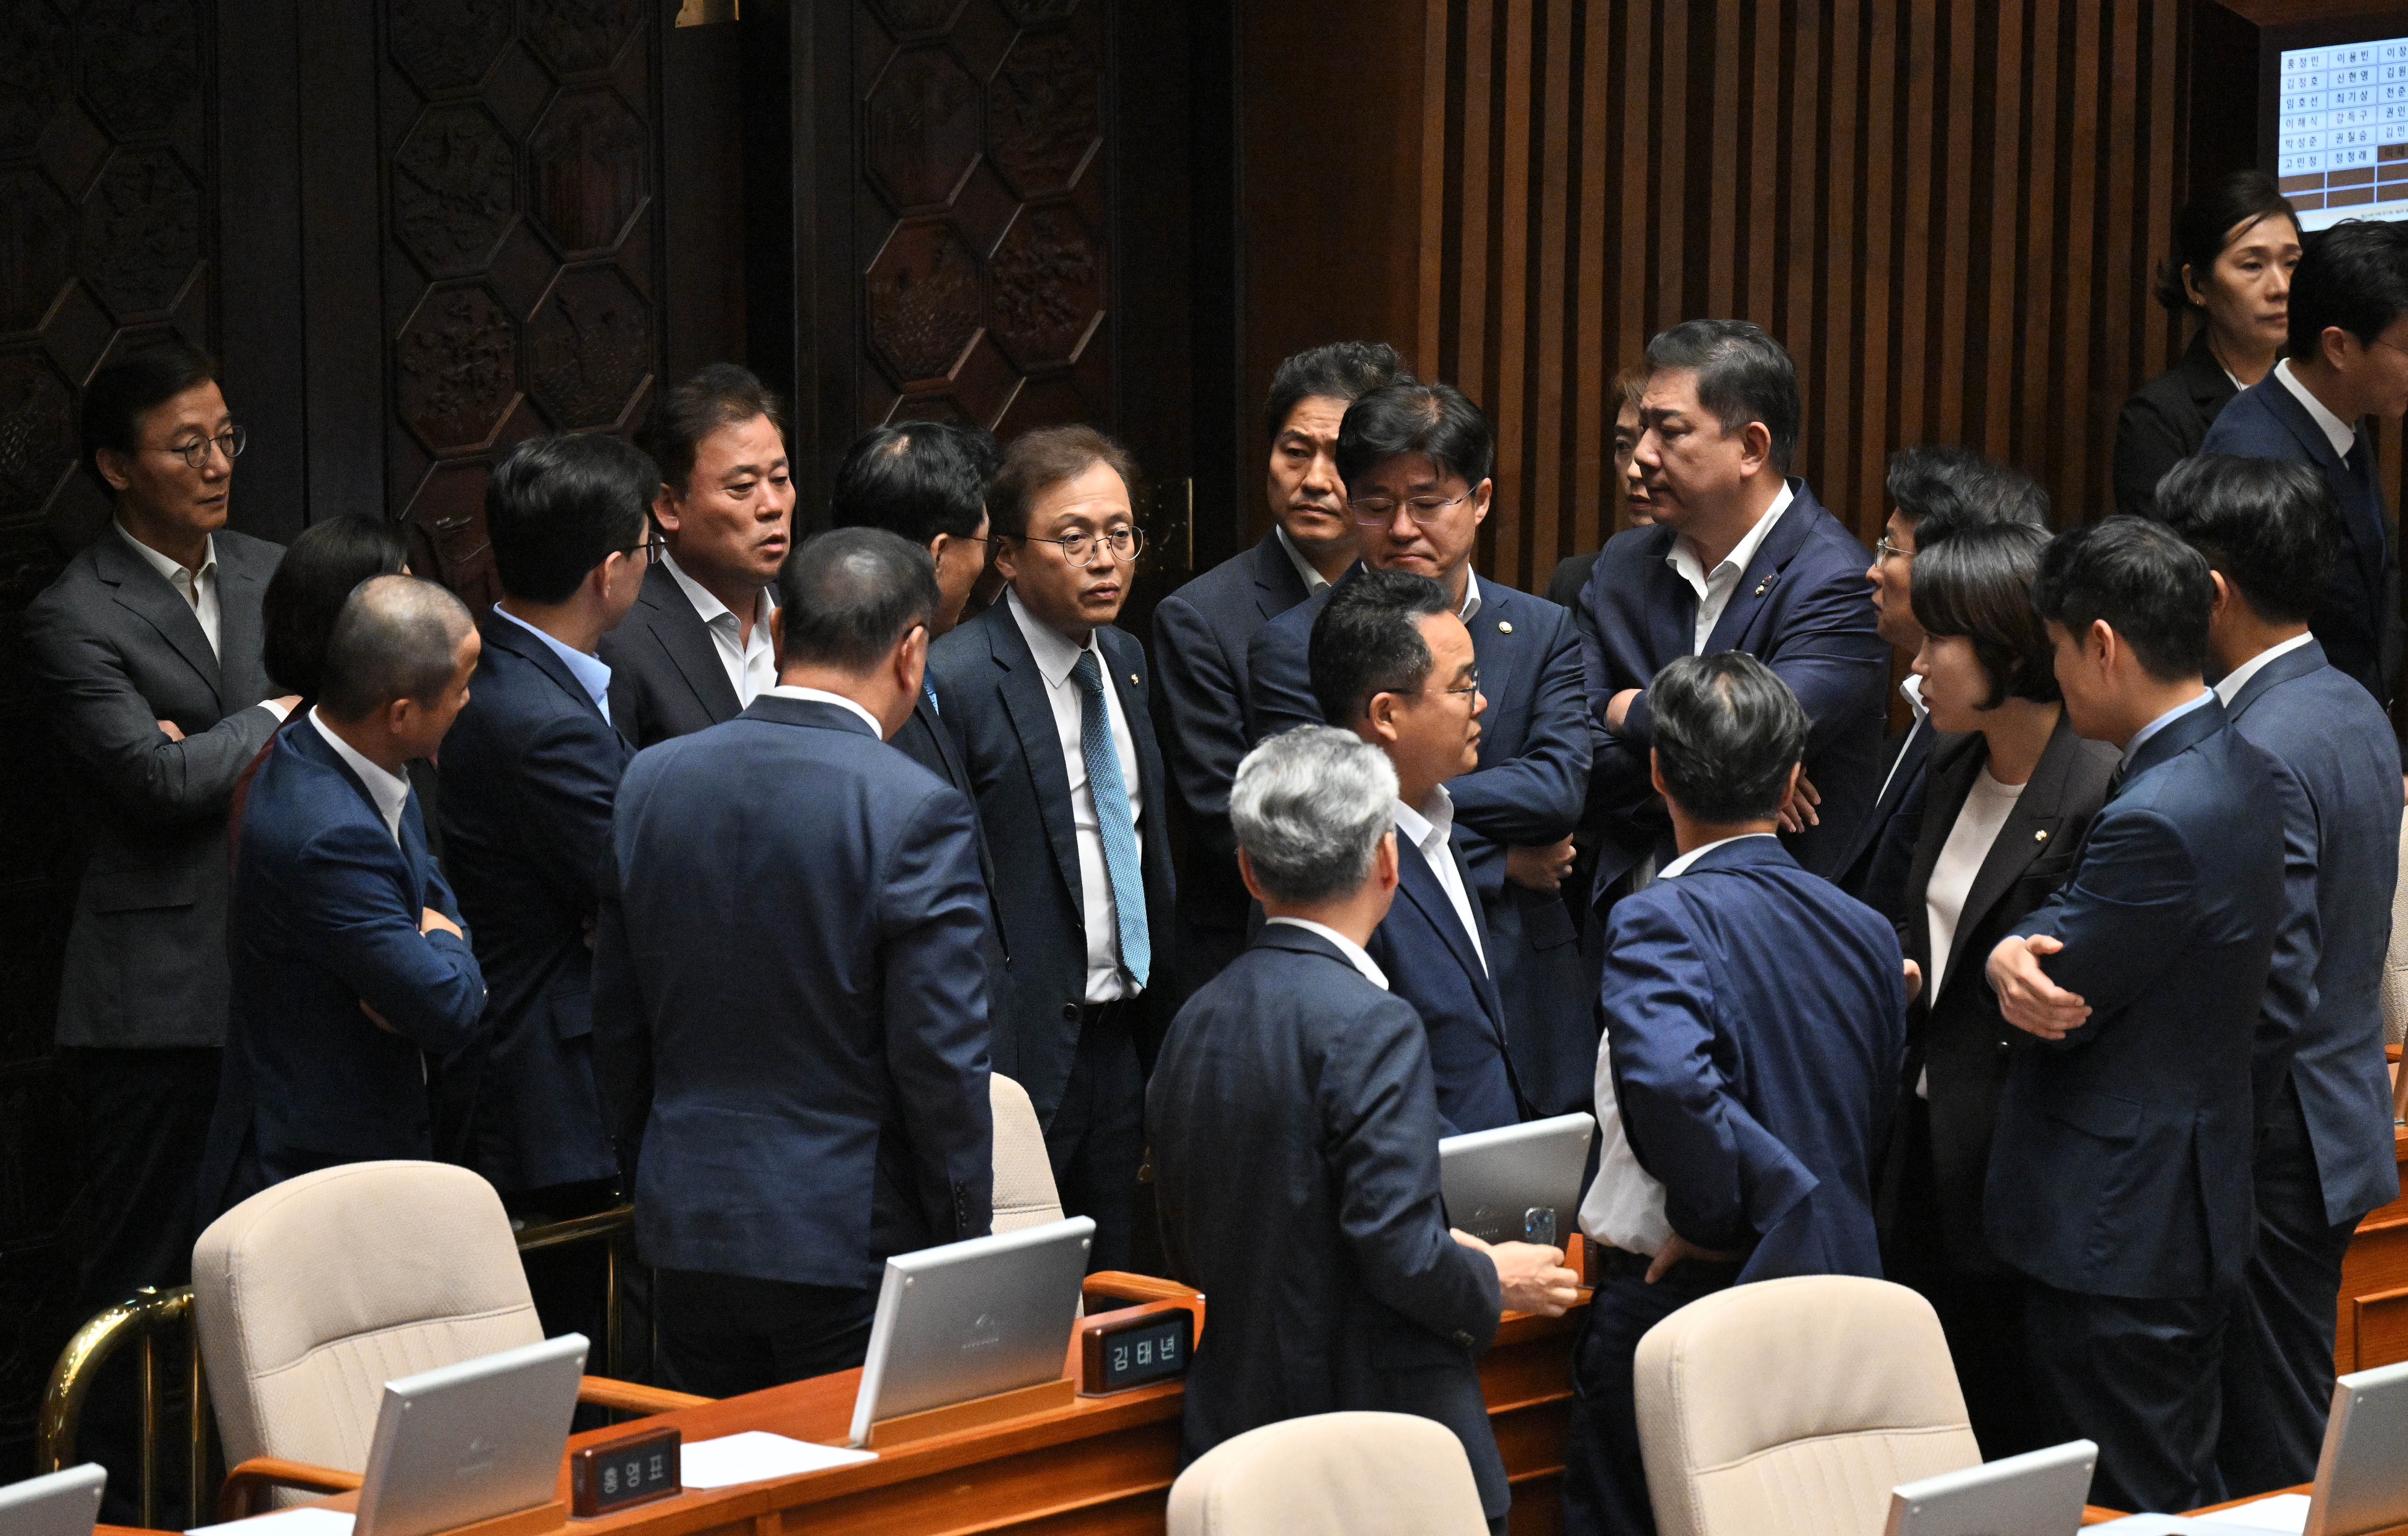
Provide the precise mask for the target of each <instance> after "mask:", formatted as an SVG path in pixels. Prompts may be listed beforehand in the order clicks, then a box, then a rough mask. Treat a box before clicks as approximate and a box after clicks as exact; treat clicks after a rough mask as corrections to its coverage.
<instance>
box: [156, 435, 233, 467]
mask: <svg viewBox="0 0 2408 1536" xmlns="http://www.w3.org/2000/svg"><path fill="white" fill-rule="evenodd" d="M248 437H249V434H248V433H246V432H244V431H243V429H242V428H240V427H238V426H230V427H227V428H226V429H225V430H224V431H223V432H221V433H219V434H218V435H217V436H216V437H214V438H198V439H196V440H194V441H193V442H188V443H170V444H168V445H167V446H166V447H165V448H154V449H152V450H150V452H153V453H173V454H175V455H176V456H177V457H178V458H179V459H181V460H183V461H184V465H185V467H187V468H191V469H199V468H202V467H206V466H207V465H208V462H209V450H210V449H212V448H215V449H216V450H217V451H218V452H221V453H223V454H224V455H225V456H226V463H228V464H232V463H233V462H234V461H235V460H236V457H238V456H239V455H240V454H241V452H242V449H243V443H244V441H245V439H246V438H248Z"/></svg>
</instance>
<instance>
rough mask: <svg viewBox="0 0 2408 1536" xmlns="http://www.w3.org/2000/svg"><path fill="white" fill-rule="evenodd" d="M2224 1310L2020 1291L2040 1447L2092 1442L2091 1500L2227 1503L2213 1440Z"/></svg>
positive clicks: (2188, 1299) (2205, 1299) (2150, 1504)
mask: <svg viewBox="0 0 2408 1536" xmlns="http://www.w3.org/2000/svg"><path fill="white" fill-rule="evenodd" d="M2231 1301H2232V1299H2231V1297H2229V1296H2228V1295H2224V1294H2216V1295H2210V1296H2184V1297H2170V1298H2139V1297H2124V1296H2083V1295H2080V1294H2077V1293H2075V1292H2072V1291H2061V1290H2058V1289H2057V1288H2056V1287H2055V1286H2053V1285H2042V1284H2040V1283H2039V1282H2038V1281H2033V1282H2031V1283H2030V1284H2029V1285H2028V1287H2027V1288H2026V1290H2025V1293H2024V1337H2025V1338H2026V1340H2027V1341H2028V1343H2029V1347H2030V1352H2031V1367H2032V1379H2033V1383H2034V1385H2036V1386H2037V1387H2038V1389H2039V1394H2040V1400H2041V1406H2042V1413H2043V1414H2046V1415H2048V1421H2049V1425H2050V1435H2049V1438H2050V1439H2051V1440H2053V1441H2059V1442H2061V1441H2068V1440H2075V1439H2086V1440H2092V1441H2096V1442H2097V1443H2098V1445H2099V1471H2098V1472H2097V1474H2096V1475H2095V1476H2094V1477H2093V1478H2092V1479H2091V1484H2090V1501H2091V1502H2092V1503H2094V1504H2105V1505H2108V1506H2110V1507H2111V1508H2114V1509H2125V1510H2160V1511H2173V1512H2180V1511H2182V1510H2187V1509H2197V1508H2199V1507H2200V1505H2202V1504H2213V1503H2217V1502H2220V1501H2221V1500H2223V1499H2224V1497H2225V1489H2224V1480H2223V1478H2222V1477H2221V1476H2219V1475H2218V1474H2217V1472H2216V1468H2215V1443H2216V1437H2217V1434H2218V1431H2219V1428H2220V1424H2221V1419H2222V1411H2221V1410H2222V1404H2223V1400H2224V1394H2223V1391H2222V1390H2221V1386H2220V1379H2221V1373H2222V1370H2223V1362H2222V1357H2223V1353H2224V1333H2225V1320H2226V1317H2227V1316H2228V1315H2229V1313H2230V1312H2231Z"/></svg>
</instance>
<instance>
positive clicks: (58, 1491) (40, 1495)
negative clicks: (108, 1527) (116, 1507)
mask: <svg viewBox="0 0 2408 1536" xmlns="http://www.w3.org/2000/svg"><path fill="white" fill-rule="evenodd" d="M106 1486H108V1470H107V1469H106V1468H104V1467H101V1466H100V1465H99V1464H98V1463H96V1462H90V1461H87V1462H85V1463H84V1464H83V1465H82V1466H80V1467H69V1468H68V1469H67V1470H66V1471H63V1472H51V1473H50V1474H49V1475H48V1476H44V1477H29V1478H27V1479H26V1480H25V1481H24V1482H22V1483H11V1484H9V1485H8V1486H7V1487H5V1488H0V1530H5V1531H7V1533H8V1536H92V1528H93V1524H94V1523H95V1522H97V1521H98V1520H99V1518H100V1490H101V1489H102V1488H104V1487H106Z"/></svg>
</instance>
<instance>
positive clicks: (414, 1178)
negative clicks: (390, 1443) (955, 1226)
mask: <svg viewBox="0 0 2408 1536" xmlns="http://www.w3.org/2000/svg"><path fill="white" fill-rule="evenodd" d="M193 1325H194V1327H195V1328H196V1329H197V1331H198V1334H199V1339H200V1346H201V1356H202V1359H203V1362H204V1364H205V1365H206V1367H207V1369H208V1385H209V1397H210V1399H211V1400H212V1401H213V1402H214V1404H215V1406H216V1409H217V1418H218V1436H219V1439H220V1441H221V1443H222V1444H223V1445H224V1447H225V1458H226V1464H227V1465H228V1466H229V1467H232V1468H234V1469H235V1471H232V1472H230V1473H228V1474H227V1478H226V1486H225V1490H224V1493H223V1494H222V1496H221V1500H220V1509H221V1514H222V1515H223V1516H224V1517H227V1518H232V1517H234V1515H235V1514H239V1513H240V1511H241V1510H242V1509H243V1507H244V1506H245V1505H246V1504H247V1503H248V1501H249V1499H250V1496H251V1493H252V1492H254V1491H255V1490H256V1489H258V1488H260V1487H263V1486H276V1485H282V1486H293V1487H308V1488H315V1489H319V1490H322V1491H323V1490H329V1489H342V1488H349V1487H356V1486H359V1474H360V1473H361V1472H362V1471H364V1470H366V1466H367V1457H368V1441H369V1438H370V1436H371V1435H373V1434H374V1432H375V1429H376V1416H377V1405H378V1403H379V1401H380V1400H381V1398H382V1396H383V1392H384V1384H385V1383H386V1382H387V1381H389V1380H392V1379H393V1378H394V1377H396V1376H407V1375H410V1374H413V1373H414V1372H417V1371H428V1370H432V1369H433V1368H435V1367H437V1366H439V1365H449V1364H452V1363H453V1362H455V1361H459V1360H467V1359H474V1358H476V1357H478V1356H480V1355H490V1354H493V1353H494V1352H495V1351H496V1350H503V1349H511V1348H515V1347H517V1346H518V1345H521V1344H530V1343H536V1342H540V1341H541V1340H542V1338H543V1328H542V1325H541V1324H540V1323H539V1322H538V1321H537V1318H536V1312H535V1302H534V1300H533V1299H531V1298H530V1297H529V1296H528V1294H527V1283H526V1271H525V1270H523V1268H521V1266H520V1262H519V1255H518V1248H517V1244H516V1243H515V1242H513V1241H512V1238H511V1235H510V1219H509V1215H508V1214H506V1213H504V1212H503V1210H502V1201H501V1197H499V1196H498V1195H496V1194H495V1193H494V1187H493V1185H491V1184H487V1183H486V1182H485V1181H484V1180H483V1179H480V1178H479V1177H478V1176H477V1175H476V1174H474V1173H471V1172H469V1171H468V1170H466V1169H462V1168H453V1167H451V1166H449V1165H447V1164H443V1163H418V1162H380V1163H349V1164H345V1165H343V1166H341V1167H338V1168H329V1169H322V1170H320V1171H318V1172H315V1173H307V1174H303V1175H302V1176H301V1177H300V1178H297V1179H291V1180H288V1181H286V1182H285V1183H283V1184H277V1185H275V1186H274V1187H272V1188H269V1189H265V1190H262V1191H261V1192H260V1193H259V1194H256V1195H254V1196H252V1197H251V1199H247V1200H245V1201H243V1202H242V1203H241V1204H240V1205H237V1206H236V1207H235V1208H234V1209H233V1210H231V1211H229V1212H227V1213H225V1214H224V1215H222V1216H220V1217H219V1218H218V1219H217V1220H216V1221H214V1222H212V1223H211V1224H210V1225H209V1228H208V1231H206V1232H203V1233H202V1234H201V1240H200V1242H198V1243H196V1244H194V1245H193ZM578 1399H579V1400H580V1401H581V1402H589V1403H596V1404H599V1405H600V1406H603V1407H608V1408H618V1409H628V1410H633V1411H635V1412H637V1413H645V1414H656V1413H662V1412H666V1411H667V1410H669V1409H672V1408H684V1407H691V1406H693V1405H695V1404H696V1403H701V1402H706V1401H709V1400H708V1399H705V1398H696V1397H692V1396H689V1395H687V1394H685V1393H682V1392H666V1391H662V1390H660V1389H658V1388H655V1387H648V1386H638V1385H633V1384H631V1383H626V1382H612V1381H608V1380H605V1379H604V1378H602V1377H599V1376H588V1377H587V1378H585V1383H584V1386H583V1387H582V1388H581V1390H580V1391H579V1394H578Z"/></svg>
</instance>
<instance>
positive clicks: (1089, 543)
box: [1027, 528, 1145, 566]
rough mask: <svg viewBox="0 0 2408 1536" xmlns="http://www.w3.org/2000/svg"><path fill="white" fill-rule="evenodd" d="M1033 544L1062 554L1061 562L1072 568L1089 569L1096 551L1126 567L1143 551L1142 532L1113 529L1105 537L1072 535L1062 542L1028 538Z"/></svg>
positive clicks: (1140, 529) (1130, 529)
mask: <svg viewBox="0 0 2408 1536" xmlns="http://www.w3.org/2000/svg"><path fill="white" fill-rule="evenodd" d="M1027 538H1028V541H1029V542H1030V543H1032V544H1051V545H1053V546H1054V548H1055V549H1058V550H1060V551H1061V552H1062V558H1063V559H1065V560H1068V562H1070V564H1072V565H1074V566H1092V565H1094V564H1095V554H1096V552H1097V550H1099V549H1100V550H1104V551H1107V552H1109V553H1110V554H1111V557H1112V559H1114V560H1115V561H1117V562H1119V563H1120V564H1122V565H1124V566H1125V565H1127V564H1128V563H1129V562H1130V561H1132V560H1135V559H1136V558H1137V557H1138V555H1139V554H1140V553H1142V552H1143V551H1144V549H1145V530H1143V529H1142V528H1113V529H1111V530H1110V531H1109V532H1107V533H1104V534H1101V535H1097V534H1091V533H1074V534H1070V535H1068V536H1067V537H1065V538H1038V537H1037V536H1036V535H1035V534H1030V535H1028V536H1027Z"/></svg>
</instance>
